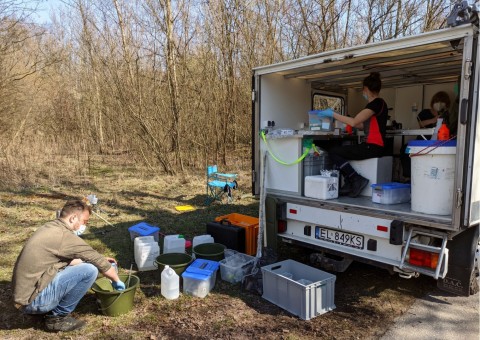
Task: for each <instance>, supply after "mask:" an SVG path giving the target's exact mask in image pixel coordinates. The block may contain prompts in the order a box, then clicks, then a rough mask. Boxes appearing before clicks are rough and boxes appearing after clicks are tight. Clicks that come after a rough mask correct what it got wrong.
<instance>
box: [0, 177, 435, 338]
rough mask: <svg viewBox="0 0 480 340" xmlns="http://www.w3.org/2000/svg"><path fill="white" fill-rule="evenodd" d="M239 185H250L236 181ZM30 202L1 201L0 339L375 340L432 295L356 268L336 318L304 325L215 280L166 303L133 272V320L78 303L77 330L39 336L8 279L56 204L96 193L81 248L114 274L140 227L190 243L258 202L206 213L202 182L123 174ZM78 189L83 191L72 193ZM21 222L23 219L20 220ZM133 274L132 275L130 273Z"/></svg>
mask: <svg viewBox="0 0 480 340" xmlns="http://www.w3.org/2000/svg"><path fill="white" fill-rule="evenodd" d="M242 178H249V177H248V174H247V173H245V174H243V176H242ZM87 182H88V183H90V184H88V185H87V186H84V187H82V186H81V185H79V183H77V184H75V183H74V184H72V185H71V186H70V185H68V186H62V187H57V188H54V189H52V190H47V189H38V190H33V191H32V190H30V191H28V192H0V202H1V203H0V216H1V217H2V219H1V221H0V235H1V236H2V237H1V239H0V263H1V270H0V308H1V309H2V314H1V316H0V337H1V338H7V339H9V338H11V339H31V338H37V339H44V338H45V339H46V338H48V339H50V338H65V336H67V337H68V338H73V339H91V338H105V339H138V338H143V339H145V338H147V339H173V338H194V339H225V338H228V339H251V338H265V339H279V338H280V339H313V338H326V339H364V338H373V339H375V338H378V337H379V336H381V335H382V334H384V332H385V331H386V330H387V329H388V328H389V327H390V325H391V324H392V322H393V321H394V319H395V318H396V317H398V316H399V315H401V314H403V313H405V312H406V311H407V310H408V308H409V307H410V305H411V304H412V303H413V301H414V300H415V298H417V297H420V296H423V295H424V294H425V293H426V292H428V291H430V290H432V289H434V287H435V282H434V281H433V280H432V279H430V278H426V277H420V278H418V279H411V280H404V279H400V278H399V277H398V276H396V275H395V276H391V275H390V274H389V273H388V272H387V271H385V270H382V269H378V268H375V267H371V266H368V265H365V264H359V263H353V264H352V265H351V266H350V268H349V269H348V270H347V271H346V272H344V273H337V274H336V275H337V276H336V285H335V304H336V309H335V310H334V311H331V312H328V313H326V314H324V315H321V316H318V317H316V318H313V319H312V320H310V321H302V320H300V319H299V318H297V317H296V316H293V315H291V314H289V313H288V312H286V311H284V310H283V309H281V308H279V307H277V306H275V305H273V304H271V303H270V302H268V301H266V300H264V299H263V298H262V297H261V296H259V295H256V294H254V293H251V292H246V291H244V290H242V288H241V287H240V285H231V284H230V283H227V282H224V281H222V280H221V279H220V276H218V277H217V283H216V286H215V289H214V290H213V291H212V292H211V294H209V295H208V296H207V297H206V298H205V299H199V298H192V297H189V296H184V295H181V297H180V298H179V299H178V300H174V301H167V300H165V299H164V298H162V297H161V294H160V275H159V273H157V272H140V273H137V275H138V276H139V277H140V279H141V284H140V289H139V290H138V291H137V293H136V297H135V308H134V310H133V311H132V312H130V313H128V314H126V315H123V316H120V317H116V318H111V317H105V316H102V315H101V314H100V313H99V311H98V308H97V302H96V299H95V297H94V295H93V294H92V293H89V294H87V296H85V297H84V299H82V301H81V302H80V304H79V306H78V307H77V309H76V311H75V313H74V316H77V317H79V318H82V319H84V320H87V321H88V325H87V327H86V328H85V329H84V330H81V331H77V332H73V333H69V334H68V335H67V334H56V335H53V334H49V333H46V332H44V331H43V328H42V327H43V323H42V319H41V318H38V317H30V316H24V315H22V314H21V313H19V312H18V311H17V310H16V309H15V308H14V307H13V306H12V303H11V289H10V280H11V271H12V268H13V264H14V262H15V259H16V257H17V255H18V253H19V252H20V250H21V247H22V245H23V243H24V241H25V240H26V239H27V238H28V236H29V235H31V233H32V232H33V231H34V230H35V228H36V227H38V226H40V225H41V224H42V223H44V222H46V221H48V220H49V219H51V218H53V217H54V213H55V210H56V209H58V208H60V207H61V205H62V204H63V200H62V198H66V197H78V196H82V195H86V194H89V193H91V192H94V193H96V194H97V196H98V197H99V202H100V208H101V210H100V211H99V214H100V215H101V216H102V217H104V218H106V219H108V220H109V221H110V222H111V223H112V224H113V227H112V226H110V225H108V224H106V223H104V222H103V221H102V220H101V219H100V218H95V217H94V218H91V220H90V225H89V228H88V232H87V233H86V234H85V239H86V241H87V242H89V243H90V244H91V245H92V246H93V247H94V248H96V249H97V250H98V251H100V252H102V253H103V254H105V255H106V256H113V257H116V258H117V259H118V260H119V265H120V267H121V269H120V270H121V272H127V269H128V268H129V267H130V265H131V263H132V262H133V245H132V242H131V241H130V238H129V234H128V231H127V229H128V227H129V226H131V225H132V224H133V223H137V222H138V221H147V222H150V223H152V224H154V225H158V226H159V227H160V228H161V231H162V232H163V233H165V234H172V233H181V234H184V235H185V236H186V237H187V238H188V239H192V238H193V236H195V235H200V234H204V233H205V224H206V222H208V221H212V220H213V219H214V218H215V217H216V216H220V215H225V214H228V213H232V212H238V213H243V214H247V215H255V214H257V210H258V202H257V201H256V200H255V199H253V198H251V197H250V196H249V192H250V188H249V187H248V184H245V183H243V186H242V182H240V189H239V190H238V191H237V192H235V193H234V194H235V197H236V200H235V202H234V204H231V205H225V204H213V205H211V206H208V207H207V206H205V205H204V201H205V184H204V178H203V175H202V173H199V174H198V175H192V176H189V177H188V180H186V179H185V177H183V178H159V177H151V178H149V179H138V178H135V177H133V175H132V176H130V177H128V176H126V175H125V174H123V175H122V176H114V175H110V176H109V177H108V178H106V177H93V178H90V179H89V180H88V181H85V179H82V180H81V183H87ZM79 188H80V189H79ZM185 204H191V205H193V206H195V207H196V210H195V211H191V212H185V213H180V212H177V211H176V210H175V209H174V208H175V206H176V205H185ZM27 216H28V217H27ZM285 258H292V259H295V260H298V261H301V262H305V263H308V261H307V259H308V258H309V252H308V251H306V250H300V249H298V250H297V251H294V252H292V251H291V250H289V251H288V252H284V251H282V252H280V254H279V259H278V260H282V259H285ZM134 268H135V267H134Z"/></svg>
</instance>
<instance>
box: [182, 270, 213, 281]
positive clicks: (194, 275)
mask: <svg viewBox="0 0 480 340" xmlns="http://www.w3.org/2000/svg"><path fill="white" fill-rule="evenodd" d="M211 276H212V273H210V274H204V273H198V272H190V271H188V272H187V271H184V272H183V273H182V277H187V278H190V279H195V280H202V281H205V280H210V277H211Z"/></svg>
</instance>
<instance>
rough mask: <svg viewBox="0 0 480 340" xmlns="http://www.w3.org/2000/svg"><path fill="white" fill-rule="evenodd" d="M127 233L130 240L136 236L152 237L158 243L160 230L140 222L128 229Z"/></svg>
mask: <svg viewBox="0 0 480 340" xmlns="http://www.w3.org/2000/svg"><path fill="white" fill-rule="evenodd" d="M128 231H129V232H130V238H131V239H132V240H133V239H135V237H137V236H153V238H154V239H155V241H156V242H158V234H159V232H160V228H159V227H155V226H152V225H150V224H148V223H146V222H140V223H138V224H135V225H133V226H131V227H130V228H128Z"/></svg>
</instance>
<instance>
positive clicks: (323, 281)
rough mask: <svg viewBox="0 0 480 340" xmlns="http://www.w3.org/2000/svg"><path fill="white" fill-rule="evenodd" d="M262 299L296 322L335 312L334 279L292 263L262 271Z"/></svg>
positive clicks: (308, 267) (300, 264) (272, 265)
mask: <svg viewBox="0 0 480 340" xmlns="http://www.w3.org/2000/svg"><path fill="white" fill-rule="evenodd" d="M262 276H263V295H262V297H263V298H264V299H266V300H268V301H270V302H272V303H274V304H275V305H277V306H279V307H282V308H283V309H285V310H287V311H288V312H290V313H292V314H294V315H297V316H298V317H299V318H300V319H303V320H310V319H311V318H314V317H316V316H318V315H321V314H324V313H326V312H329V311H331V310H333V309H335V303H334V300H335V280H336V276H335V275H333V274H330V273H327V272H324V271H322V270H319V269H316V268H313V267H310V266H307V265H305V264H303V263H300V262H296V261H293V260H285V261H282V262H277V263H274V264H271V265H268V266H264V267H262Z"/></svg>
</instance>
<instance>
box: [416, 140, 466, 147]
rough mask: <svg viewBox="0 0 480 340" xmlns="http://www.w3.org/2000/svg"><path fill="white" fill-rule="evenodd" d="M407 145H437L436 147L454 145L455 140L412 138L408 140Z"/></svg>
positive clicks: (455, 143)
mask: <svg viewBox="0 0 480 340" xmlns="http://www.w3.org/2000/svg"><path fill="white" fill-rule="evenodd" d="M408 146H412V147H419V146H420V147H422V146H423V147H427V146H438V147H452V146H453V147H456V146H457V140H456V139H454V140H449V141H448V142H444V141H442V140H412V141H410V142H408Z"/></svg>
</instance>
